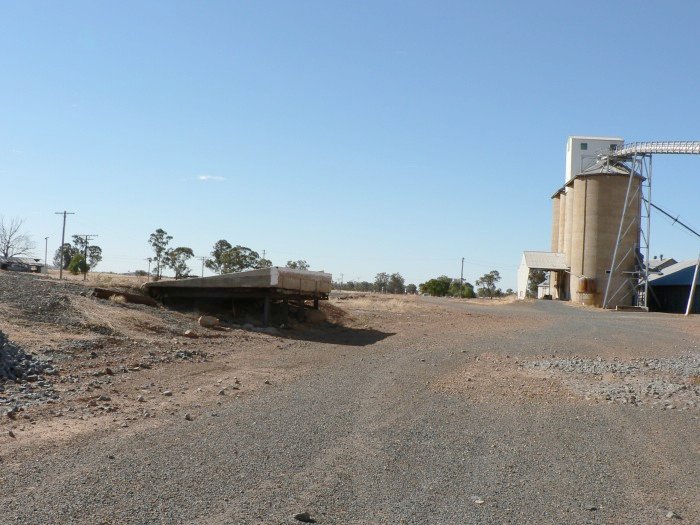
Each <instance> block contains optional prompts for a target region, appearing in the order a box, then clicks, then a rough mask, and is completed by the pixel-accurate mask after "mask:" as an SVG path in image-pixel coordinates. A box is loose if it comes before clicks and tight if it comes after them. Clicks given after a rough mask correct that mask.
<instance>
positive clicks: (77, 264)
mask: <svg viewBox="0 0 700 525" xmlns="http://www.w3.org/2000/svg"><path fill="white" fill-rule="evenodd" d="M67 270H68V271H69V272H70V273H72V274H73V275H78V274H79V273H82V274H83V275H84V276H85V275H87V273H88V272H89V271H90V265H89V264H88V263H87V261H86V260H85V256H84V255H83V254H82V253H76V254H75V255H73V257H72V258H71V260H70V263H68V268H67Z"/></svg>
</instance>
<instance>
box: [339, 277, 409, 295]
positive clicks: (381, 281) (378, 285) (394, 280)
mask: <svg viewBox="0 0 700 525" xmlns="http://www.w3.org/2000/svg"><path fill="white" fill-rule="evenodd" d="M333 288H335V289H336V290H349V291H356V292H378V293H394V294H404V293H416V291H417V289H418V288H417V287H416V285H415V284H408V285H407V284H406V280H405V279H404V278H403V276H402V275H401V274H400V273H398V272H396V273H392V274H388V273H386V272H380V273H378V274H377V275H376V276H375V278H374V282H369V281H347V282H334V283H333Z"/></svg>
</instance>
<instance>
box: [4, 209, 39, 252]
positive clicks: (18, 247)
mask: <svg viewBox="0 0 700 525" xmlns="http://www.w3.org/2000/svg"><path fill="white" fill-rule="evenodd" d="M23 223H24V221H23V220H22V219H19V218H17V217H13V218H12V219H10V220H9V222H7V221H5V218H4V217H0V255H2V256H3V257H16V256H18V255H28V254H29V252H30V251H32V250H33V249H34V243H33V242H32V239H31V237H29V235H27V234H26V233H24V232H23V231H22V224H23Z"/></svg>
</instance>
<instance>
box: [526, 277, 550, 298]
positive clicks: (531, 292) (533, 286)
mask: <svg viewBox="0 0 700 525" xmlns="http://www.w3.org/2000/svg"><path fill="white" fill-rule="evenodd" d="M546 279H547V272H545V271H544V270H530V275H528V279H527V296H528V297H535V298H537V287H538V286H539V285H540V284H542V283H543V282H544V281H545V280H546Z"/></svg>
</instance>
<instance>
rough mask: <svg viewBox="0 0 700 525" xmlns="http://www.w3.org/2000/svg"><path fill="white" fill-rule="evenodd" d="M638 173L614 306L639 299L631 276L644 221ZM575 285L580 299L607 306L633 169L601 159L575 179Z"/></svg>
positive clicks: (616, 276)
mask: <svg viewBox="0 0 700 525" xmlns="http://www.w3.org/2000/svg"><path fill="white" fill-rule="evenodd" d="M641 180H642V178H641V177H640V176H637V175H635V177H634V178H633V179H632V186H631V187H630V198H631V200H630V203H629V205H628V209H627V213H626V215H625V222H624V224H623V229H622V233H623V237H622V239H621V241H620V245H619V247H618V249H617V261H616V263H615V266H616V267H617V268H618V269H617V270H616V271H615V272H614V273H613V278H612V280H611V284H610V293H611V294H612V293H614V292H616V291H617V290H618V289H620V288H621V287H622V290H621V291H620V292H619V293H618V294H617V296H616V298H615V301H614V303H615V304H614V305H613V306H617V305H624V306H629V305H631V304H632V303H633V300H634V296H633V293H632V290H630V289H627V288H626V287H625V284H626V281H627V279H628V277H629V275H631V273H632V272H634V271H635V270H636V266H637V261H636V254H637V251H638V249H639V226H640V222H641V207H640V206H641V201H640V195H641V192H640V191H639V190H640V187H639V186H640V184H641ZM572 182H573V188H574V192H573V195H574V198H573V202H572V222H571V245H570V246H571V248H570V251H569V253H568V256H567V261H568V262H569V264H570V268H571V270H570V274H569V289H570V291H571V298H572V299H573V300H575V301H577V302H582V303H586V304H594V305H596V306H602V305H603V298H604V295H605V287H606V285H607V280H608V273H607V272H608V271H609V270H610V268H611V266H612V258H613V252H614V251H615V245H616V243H617V236H618V230H619V228H620V219H621V217H622V211H623V209H624V206H625V196H626V194H627V187H628V184H629V182H630V178H629V171H628V170H627V168H625V167H624V166H621V165H610V164H607V163H597V164H596V165H594V166H592V167H591V168H589V169H587V170H586V171H585V172H583V173H581V174H579V175H577V176H576V177H575V178H574V179H573V181H572Z"/></svg>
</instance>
